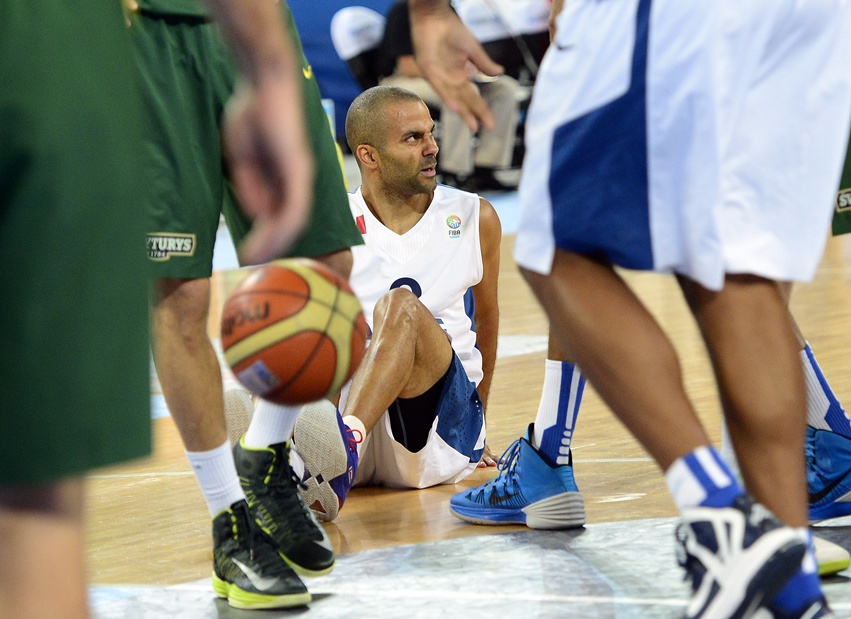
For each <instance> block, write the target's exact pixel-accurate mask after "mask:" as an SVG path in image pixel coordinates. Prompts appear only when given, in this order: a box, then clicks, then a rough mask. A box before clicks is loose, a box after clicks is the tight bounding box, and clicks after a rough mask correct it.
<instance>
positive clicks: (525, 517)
mask: <svg viewBox="0 0 851 619" xmlns="http://www.w3.org/2000/svg"><path fill="white" fill-rule="evenodd" d="M531 431H532V426H531V425H530V426H529V428H528V429H527V430H526V436H525V437H523V438H519V439H517V440H516V441H514V442H513V443H512V444H511V445H510V446H509V448H508V449H506V450H505V453H504V454H502V457H501V458H500V460H499V470H500V472H499V475H498V476H497V477H496V478H494V479H492V480H491V481H489V482H487V483H484V484H482V485H481V486H478V487H476V488H471V489H470V490H466V491H464V492H461V493H459V494H456V495H455V496H453V497H452V499H450V501H449V509H450V510H451V511H452V513H453V514H455V515H456V516H457V517H458V518H460V519H461V520H465V521H467V522H472V523H473V524H525V525H526V526H527V527H529V528H531V529H570V528H574V527H581V526H582V525H584V524H585V503H584V502H583V501H582V495H581V494H580V492H579V489H578V488H577V487H576V481H574V479H573V456H572V455H571V456H570V461H569V463H568V464H563V465H560V466H552V465H550V464H549V463H548V462H546V461H545V460H544V459H543V457H542V456H541V454H540V453H538V451H537V450H536V449H535V448H534V447H532V444H531V443H530V442H529V436H530V433H531Z"/></svg>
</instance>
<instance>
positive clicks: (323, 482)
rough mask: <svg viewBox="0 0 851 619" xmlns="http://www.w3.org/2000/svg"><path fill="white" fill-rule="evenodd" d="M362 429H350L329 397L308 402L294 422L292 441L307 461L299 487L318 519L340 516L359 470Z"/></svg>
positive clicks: (302, 458)
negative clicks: (359, 446) (311, 402)
mask: <svg viewBox="0 0 851 619" xmlns="http://www.w3.org/2000/svg"><path fill="white" fill-rule="evenodd" d="M363 438H364V437H363V431H362V430H361V429H357V428H356V429H354V430H353V429H351V428H350V427H349V426H347V425H346V424H345V423H344V422H343V418H342V416H341V415H340V411H338V410H337V407H336V406H334V405H333V404H332V403H331V402H329V401H328V400H321V401H319V402H314V403H313V404H307V405H306V406H304V407H303V408H302V409H301V412H300V413H299V416H298V419H297V420H296V424H295V432H294V434H293V444H294V445H295V451H296V453H297V454H298V456H299V457H300V458H301V460H302V462H303V463H304V474H303V475H302V477H301V484H300V486H299V491H300V492H301V496H302V499H303V500H304V502H305V504H306V505H307V506H308V507H310V509H311V510H313V513H314V514H315V515H316V517H317V518H318V519H319V520H323V521H325V522H330V521H331V520H334V518H336V517H337V514H338V513H339V512H340V508H342V507H343V502H344V501H345V500H346V495H347V494H348V492H349V490H350V489H351V487H352V484H354V482H355V473H357V470H358V449H357V446H358V443H360V442H361V441H363Z"/></svg>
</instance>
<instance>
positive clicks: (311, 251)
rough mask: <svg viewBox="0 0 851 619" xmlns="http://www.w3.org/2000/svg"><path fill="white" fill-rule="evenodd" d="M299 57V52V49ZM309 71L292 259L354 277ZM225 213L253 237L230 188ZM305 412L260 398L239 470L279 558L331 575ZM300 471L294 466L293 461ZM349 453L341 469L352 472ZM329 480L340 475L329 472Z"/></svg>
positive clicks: (336, 178)
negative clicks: (304, 460) (309, 173)
mask: <svg viewBox="0 0 851 619" xmlns="http://www.w3.org/2000/svg"><path fill="white" fill-rule="evenodd" d="M281 8H282V11H283V12H284V18H285V21H286V22H287V23H288V25H289V28H290V34H291V36H292V39H293V41H294V43H295V44H296V46H297V47H300V41H299V36H298V32H297V31H296V28H295V23H294V22H293V19H292V15H291V13H290V11H289V8H288V7H287V6H286V4H285V3H282V5H281ZM299 51H300V49H299ZM301 60H302V68H303V73H304V82H303V85H304V88H303V92H302V96H303V104H304V110H305V121H306V125H307V130H308V138H309V141H310V146H311V149H312V153H313V157H314V160H315V161H316V178H315V179H314V183H313V196H314V202H313V208H312V210H311V215H310V219H309V220H308V223H307V226H306V228H305V231H304V233H303V234H302V236H301V237H300V238H299V240H298V241H297V242H296V244H295V245H294V246H293V247H292V249H291V250H290V253H289V254H288V255H289V256H299V257H307V258H313V259H314V260H317V261H319V262H322V263H323V264H325V265H326V266H329V267H330V268H331V269H333V270H334V271H336V272H337V273H338V274H339V275H341V276H342V277H344V278H348V276H349V274H350V273H351V269H352V253H351V250H350V247H351V246H353V245H356V244H360V243H361V242H362V241H361V236H360V233H359V231H358V230H357V227H356V226H355V223H354V220H353V219H352V216H351V211H350V210H349V204H348V196H347V193H346V187H345V179H344V177H343V172H342V168H341V166H340V162H339V159H338V155H337V147H336V144H335V142H334V140H333V138H332V135H331V126H330V122H329V119H328V116H327V114H326V112H325V109H324V107H323V106H322V101H321V97H320V93H319V88H318V86H317V84H316V79H315V77H314V76H313V72H312V71H311V70H310V65H309V64H308V62H307V59H306V58H305V57H304V54H303V53H302V54H301ZM226 195H227V196H228V197H229V199H228V200H227V201H226V204H225V208H224V214H225V218H226V219H227V222H228V227H229V229H230V231H231V235H232V237H233V238H234V241H235V242H236V243H239V241H240V239H241V238H243V237H244V235H245V234H246V233H247V231H248V229H249V227H250V222H249V221H248V220H247V219H246V218H245V217H244V216H243V215H242V214H241V212H240V211H239V209H238V208H236V202H235V200H233V199H232V192H231V191H230V188H229V187H226ZM301 409H302V407H301V406H284V405H281V404H276V403H273V402H268V401H266V400H263V399H259V400H258V402H257V407H256V410H255V411H254V414H253V417H252V421H251V425H250V426H249V428H248V430H247V432H246V433H245V436H244V437H243V439H242V441H241V442H240V443H239V444H238V445H237V446H236V447H235V448H234V455H235V458H236V464H237V470H238V471H239V474H240V479H241V482H242V486H243V488H244V489H245V491H246V494H247V495H248V498H249V504H250V505H251V506H252V508H253V509H255V510H256V512H257V516H258V517H259V518H260V520H261V522H262V523H263V525H264V526H265V527H266V528H267V529H268V530H269V531H270V532H271V534H272V536H273V537H274V539H275V541H276V543H277V544H278V548H279V550H280V552H281V553H282V554H283V555H284V556H285V557H286V559H287V560H288V561H289V562H290V564H291V565H292V566H293V567H294V568H295V569H296V570H297V571H298V572H299V573H300V574H302V575H307V576H318V575H321V574H325V573H328V572H330V571H331V569H332V568H333V566H334V551H333V547H332V546H331V542H330V540H329V539H328V536H327V534H326V533H325V530H324V528H322V526H320V525H319V524H318V523H317V522H316V520H315V518H314V517H313V515H312V514H311V512H310V510H309V509H307V507H306V506H305V504H304V502H303V501H302V499H301V498H300V496H299V492H298V489H297V488H298V485H299V484H298V483H297V475H298V476H300V475H301V473H302V467H301V462H300V460H299V458H298V455H297V454H295V452H294V451H291V450H290V447H291V444H290V439H291V438H292V436H293V432H294V429H295V425H296V420H297V418H298V416H299V413H300V412H301ZM327 421H328V423H324V424H323V423H320V428H321V429H322V431H323V432H325V433H330V437H329V438H334V437H336V439H337V440H338V441H340V440H342V439H341V435H340V427H339V426H338V424H337V420H336V410H335V411H334V417H332V418H330V419H328V420H327ZM291 460H292V464H293V465H295V467H296V469H297V472H294V471H293V470H292V468H291V464H290V461H291ZM346 464H347V460H346V458H345V452H344V463H343V468H342V470H343V471H345V470H346V468H347V467H346ZM328 474H329V475H336V474H337V472H333V473H332V472H331V471H328Z"/></svg>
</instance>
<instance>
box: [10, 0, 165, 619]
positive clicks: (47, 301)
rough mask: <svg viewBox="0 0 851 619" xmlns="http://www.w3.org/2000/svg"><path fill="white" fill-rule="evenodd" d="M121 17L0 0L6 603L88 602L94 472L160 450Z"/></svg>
mask: <svg viewBox="0 0 851 619" xmlns="http://www.w3.org/2000/svg"><path fill="white" fill-rule="evenodd" d="M122 19H123V16H122V14H121V6H120V5H118V4H117V3H115V2H112V1H111V0H91V1H86V2H69V3H54V2H44V1H38V2H27V3H20V2H9V1H6V0H0V24H3V26H2V27H0V50H2V53H0V84H2V85H3V86H2V87H0V205H2V206H0V212H2V220H0V238H2V248H3V249H2V261H3V269H2V274H0V282H2V286H3V290H4V291H5V293H4V299H3V303H2V304H0V321H2V324H3V325H4V327H3V330H4V334H3V338H2V344H0V359H2V361H0V364H2V372H3V387H2V389H1V390H0V391H2V395H0V402H2V404H0V406H2V413H0V436H2V437H3V438H4V443H5V444H4V447H3V449H2V450H0V557H2V559H3V567H2V568H0V617H15V618H19V617H36V616H39V617H59V616H62V617H84V616H86V614H87V602H86V587H85V576H84V569H83V495H84V481H83V476H84V475H85V473H86V472H87V471H88V470H90V469H92V468H95V467H100V466H105V465H107V464H111V463H113V462H118V461H121V460H127V459H131V458H138V457H141V456H144V455H147V454H148V453H149V451H150V414H149V412H148V410H149V408H148V407H149V399H150V387H149V386H148V378H147V376H146V373H147V371H146V369H145V366H146V365H147V364H148V361H147V356H148V353H147V350H146V348H147V344H146V339H147V338H146V334H147V314H146V312H145V305H144V303H145V278H144V262H143V261H142V260H141V259H140V257H139V256H138V250H137V249H135V248H137V247H138V246H139V244H140V243H141V241H142V239H143V238H144V237H143V227H142V226H143V205H142V203H141V201H140V199H139V195H140V189H141V188H140V186H139V181H141V180H142V179H141V178H139V177H137V176H135V174H136V169H137V165H136V163H137V158H136V155H137V154H138V151H137V149H135V148H134V147H135V145H138V144H139V143H140V140H141V132H140V129H141V125H140V119H141V110H140V108H139V101H138V98H137V97H136V96H135V95H136V92H135V91H134V90H133V88H132V87H131V86H132V85H131V84H130V83H128V80H127V75H128V71H130V70H131V67H132V58H131V55H130V49H129V47H128V45H127V44H128V41H127V38H126V33H125V32H123V31H122V27H121V24H122ZM9 26H11V27H9ZM84 32H85V35H84V34H83V33H84ZM116 84H120V85H121V86H122V87H121V88H116ZM134 254H137V255H134ZM54 603H55V604H58V605H61V606H59V607H57V608H54V607H52V604H54Z"/></svg>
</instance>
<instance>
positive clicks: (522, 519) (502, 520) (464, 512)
mask: <svg viewBox="0 0 851 619" xmlns="http://www.w3.org/2000/svg"><path fill="white" fill-rule="evenodd" d="M449 509H450V510H451V511H452V513H453V514H454V515H455V516H457V517H458V518H460V519H461V520H463V521H465V522H469V523H471V524H483V525H505V524H525V525H526V526H527V527H529V528H530V529H547V530H554V529H576V528H578V527H581V526H584V525H585V502H584V501H583V500H582V494H581V493H580V492H564V493H562V494H556V495H554V496H551V497H547V498H546V499H541V500H540V501H535V502H534V503H530V504H529V505H527V506H526V507H523V508H520V509H514V510H504V511H502V510H499V511H497V510H493V511H490V510H488V511H487V513H482V512H483V510H481V509H477V508H468V507H466V506H462V505H452V504H450V506H449Z"/></svg>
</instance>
